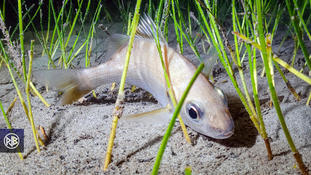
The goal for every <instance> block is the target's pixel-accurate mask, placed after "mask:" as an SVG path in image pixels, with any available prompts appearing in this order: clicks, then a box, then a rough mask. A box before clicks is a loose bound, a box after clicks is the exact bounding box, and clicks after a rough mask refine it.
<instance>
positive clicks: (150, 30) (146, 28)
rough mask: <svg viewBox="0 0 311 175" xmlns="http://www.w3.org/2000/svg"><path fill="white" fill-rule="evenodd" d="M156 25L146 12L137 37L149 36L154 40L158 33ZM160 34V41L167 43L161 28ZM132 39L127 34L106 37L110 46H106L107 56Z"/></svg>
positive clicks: (138, 27)
mask: <svg viewBox="0 0 311 175" xmlns="http://www.w3.org/2000/svg"><path fill="white" fill-rule="evenodd" d="M156 28H157V27H156V25H155V23H154V22H153V20H152V19H151V17H149V16H148V15H146V14H144V16H143V17H142V18H141V19H140V22H139V25H138V26H137V30H136V36H135V37H136V38H138V39H139V38H147V39H152V40H154V35H153V34H155V36H157V35H156ZM158 36H159V40H160V42H163V43H166V40H165V39H164V37H163V35H162V32H161V30H160V29H159V31H158ZM129 39H130V37H129V36H127V35H122V34H113V35H111V36H109V37H108V38H107V39H106V43H107V44H108V47H107V48H106V50H107V51H106V52H107V54H106V58H110V57H111V56H112V55H113V54H114V53H115V52H116V51H117V50H118V49H120V48H121V47H122V46H125V45H126V44H127V43H128V40H129Z"/></svg>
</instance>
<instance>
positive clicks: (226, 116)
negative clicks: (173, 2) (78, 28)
mask: <svg viewBox="0 0 311 175" xmlns="http://www.w3.org/2000/svg"><path fill="white" fill-rule="evenodd" d="M153 29H155V24H154V23H153V21H152V20H151V18H150V17H148V16H146V17H144V18H142V19H141V21H140V24H139V26H138V31H137V33H138V34H137V37H136V38H135V40H134V43H133V48H132V53H131V58H130V63H129V67H128V72H127V78H126V81H127V83H129V84H132V85H135V86H138V87H141V88H143V89H145V90H146V91H148V92H150V93H151V94H152V95H153V96H154V97H155V98H156V99H157V101H158V102H159V103H160V104H161V105H162V106H163V107H166V106H168V105H169V104H170V99H169V97H168V96H167V88H166V82H165V79H164V71H163V69H162V65H161V62H160V58H159V57H160V56H159V53H158V50H157V47H156V43H155V41H154V39H153V35H152V34H153V32H154V30H153ZM159 37H160V40H161V49H162V53H163V54H164V58H166V67H167V69H168V74H169V76H170V79H171V84H172V87H173V91H174V93H175V96H176V99H177V101H179V100H180V98H181V96H182V93H183V92H184V90H185V89H186V87H187V85H188V83H189V81H190V79H191V78H192V76H193V74H194V72H195V70H196V67H195V66H194V65H193V64H192V63H191V62H190V61H188V59H186V58H185V57H184V56H183V55H181V54H179V53H177V52H176V51H175V50H174V49H172V48H170V47H168V45H167V43H166V42H165V40H164V38H163V37H162V35H161V33H160V32H159ZM128 39H129V37H128V36H125V35H120V34H115V35H112V36H111V37H110V43H109V44H110V46H109V48H110V52H112V53H113V54H111V57H110V60H109V61H107V62H105V63H103V64H101V65H98V66H97V67H92V68H87V69H80V70H39V71H35V72H34V77H35V79H37V80H39V81H40V82H42V83H48V84H49V86H52V87H56V88H58V89H62V90H64V97H63V100H62V103H63V104H70V103H72V102H74V101H75V100H77V99H79V98H80V97H82V96H83V95H85V94H86V93H88V92H90V91H91V90H93V89H95V88H97V87H98V86H100V85H103V84H107V83H112V82H118V81H120V79H121V75H122V71H123V65H124V61H125V56H126V52H127V47H128V46H127V43H128ZM113 48H114V49H113ZM171 114H172V113H170V115H168V116H172V115H171ZM180 115H181V117H182V119H183V121H184V123H185V124H186V125H187V126H189V127H191V128H192V129H193V130H195V131H197V132H199V133H201V134H203V135H206V136H209V137H213V138H216V139H225V138H228V137H230V136H231V135H232V134H233V131H234V123H233V120H232V117H231V115H230V112H229V110H228V106H227V105H226V100H225V96H224V94H223V93H222V91H221V90H219V89H217V88H215V87H214V86H213V85H212V84H211V83H210V82H209V81H208V79H207V78H206V77H205V76H204V75H203V74H200V75H199V76H198V78H197V79H196V81H195V82H194V84H193V86H192V88H191V90H190V92H189V94H188V96H187V98H186V100H185V103H184V105H183V107H182V110H181V112H180Z"/></svg>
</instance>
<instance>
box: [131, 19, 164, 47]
mask: <svg viewBox="0 0 311 175" xmlns="http://www.w3.org/2000/svg"><path fill="white" fill-rule="evenodd" d="M156 29H157V26H156V25H155V23H154V22H153V20H152V19H151V17H150V16H148V15H146V14H144V16H143V17H142V18H141V19H140V22H139V25H138V26H137V30H136V36H137V37H138V38H139V37H141V38H149V39H152V40H153V39H154V36H155V37H157V36H158V37H159V40H160V41H161V42H163V43H166V40H165V39H164V37H163V35H162V32H161V29H158V35H157V32H156V31H157V30H156Z"/></svg>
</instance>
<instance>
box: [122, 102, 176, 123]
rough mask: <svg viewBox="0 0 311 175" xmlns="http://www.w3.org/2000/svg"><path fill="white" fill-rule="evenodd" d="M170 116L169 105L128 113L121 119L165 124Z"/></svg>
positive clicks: (170, 109)
mask: <svg viewBox="0 0 311 175" xmlns="http://www.w3.org/2000/svg"><path fill="white" fill-rule="evenodd" d="M171 117H172V108H171V106H170V105H167V106H166V107H163V108H159V109H155V110H152V111H148V112H143V113H138V114H130V115H126V116H123V117H122V118H121V119H123V120H126V121H129V122H143V123H149V124H155V123H160V124H167V123H169V121H170V119H171Z"/></svg>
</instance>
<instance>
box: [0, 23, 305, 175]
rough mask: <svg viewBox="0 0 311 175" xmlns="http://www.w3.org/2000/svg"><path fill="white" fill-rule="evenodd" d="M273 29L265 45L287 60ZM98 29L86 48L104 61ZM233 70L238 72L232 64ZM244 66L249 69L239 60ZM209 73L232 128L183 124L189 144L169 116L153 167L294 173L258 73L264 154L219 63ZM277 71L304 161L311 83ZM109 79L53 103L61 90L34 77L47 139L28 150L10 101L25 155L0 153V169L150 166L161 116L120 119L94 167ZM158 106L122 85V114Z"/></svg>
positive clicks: (8, 93) (109, 105)
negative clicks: (215, 131)
mask: <svg viewBox="0 0 311 175" xmlns="http://www.w3.org/2000/svg"><path fill="white" fill-rule="evenodd" d="M110 30H111V31H116V32H120V25H117V24H115V25H113V26H112V27H111V29H110ZM280 33H281V34H282V32H280ZM281 34H280V36H279V37H278V38H276V39H275V41H274V43H273V48H275V52H276V53H278V55H279V56H280V57H281V58H282V59H284V60H290V59H291V56H292V52H293V49H294V43H293V41H292V40H290V39H288V40H286V42H285V43H284V45H283V46H282V48H281V49H280V50H277V48H278V45H279V44H280V42H281V39H282V35H281ZM105 37H106V35H105V34H104V33H103V32H102V33H101V32H99V34H97V39H96V41H95V42H94V43H95V44H94V51H93V56H92V65H93V66H94V65H97V64H100V63H102V62H103V61H105V59H102V58H104V57H105V45H107V43H104V38H105ZM30 38H31V37H30ZM175 42H176V41H174V37H172V38H171V40H169V45H170V46H172V47H175V46H176V43H175ZM36 49H37V52H36V53H37V57H38V58H37V59H36V60H35V63H34V69H42V68H43V67H44V66H46V59H45V58H44V57H39V55H40V54H39V53H40V47H39V46H38V47H37V48H36ZM184 55H185V56H186V57H188V58H189V59H191V60H193V61H194V62H196V61H195V59H196V58H195V56H194V54H193V53H192V51H191V49H190V48H188V47H186V48H185V54H184ZM258 58H260V57H258ZM83 59H84V54H81V56H80V57H78V58H77V59H76V61H75V63H74V65H76V66H77V67H83V65H84V60H83ZM296 60H297V61H296V65H295V66H296V68H297V67H301V65H302V64H304V61H303V60H304V59H303V55H302V54H301V53H300V52H298V55H297V58H296ZM245 62H247V61H245ZM246 64H247V63H246ZM259 70H261V67H260V66H259ZM0 71H1V72H0V78H1V79H0V80H1V82H0V98H1V101H2V103H3V105H4V107H5V109H7V108H8V106H9V105H10V103H11V102H12V100H13V99H14V97H15V96H16V91H15V88H14V86H13V84H12V82H11V81H10V78H9V75H8V73H7V71H6V70H5V69H2V70H0ZM234 71H235V73H236V76H237V78H238V79H239V76H238V73H237V69H234ZM244 71H245V72H249V71H248V68H246V67H245V69H244ZM213 73H214V77H215V82H216V83H215V85H216V86H217V87H219V88H221V89H222V90H223V91H224V93H225V94H227V96H228V102H229V108H230V112H231V114H232V117H233V119H234V122H235V133H234V135H233V136H232V137H230V138H229V139H225V140H216V139H212V138H209V137H206V136H203V135H201V134H198V133H197V132H195V131H193V130H192V129H191V128H189V127H188V131H189V134H190V136H191V138H192V142H193V145H190V144H188V143H187V142H186V141H185V139H184V137H183V134H182V131H181V129H180V126H179V124H178V123H176V124H175V127H174V130H173V133H172V136H171V138H170V140H169V142H168V145H167V148H166V150H165V154H164V156H163V160H162V163H161V166H160V174H183V172H184V169H185V168H186V167H187V166H191V167H192V171H193V174H299V172H300V171H299V169H298V168H297V165H296V161H295V159H294V157H293V155H292V152H291V151H290V148H289V146H288V144H287V141H286V138H285V136H284V133H283V130H282V128H281V125H280V123H279V121H278V117H277V115H276V112H275V110H274V109H271V108H269V105H268V104H269V94H268V85H267V82H266V79H265V77H264V78H261V77H260V76H258V78H259V79H258V89H259V94H260V95H259V98H260V102H261V108H262V113H263V117H264V122H265V124H266V129H267V133H268V136H269V137H270V142H271V147H272V152H273V155H274V158H273V160H271V161H268V159H267V153H266V149H265V145H264V142H263V140H262V139H261V137H260V135H259V134H258V132H257V131H256V129H255V128H254V126H253V124H252V122H251V120H250V119H249V116H248V114H247V112H246V111H245V109H244V108H243V105H242V104H241V102H240V100H239V97H238V95H237V93H236V92H235V89H234V87H233V85H232V84H231V82H230V80H229V78H228V76H227V75H226V73H225V70H224V69H223V68H222V66H221V65H219V64H218V65H216V66H215V68H214V72H213ZM285 75H286V77H287V78H288V80H289V81H290V83H291V84H292V86H293V87H294V88H295V89H296V91H297V92H298V93H299V95H300V96H301V97H302V100H301V101H299V102H297V101H296V100H295V99H294V97H293V95H292V94H291V93H290V92H289V90H288V89H287V87H286V85H285V83H284V82H283V80H282V79H281V77H280V75H279V74H278V73H276V75H275V84H276V90H277V92H278V96H279V99H280V104H281V108H282V110H283V114H284V116H285V119H286V121H287V125H288V128H289V130H290V132H291V135H292V138H293V140H294V142H295V144H296V147H297V148H298V150H299V152H300V153H301V155H302V157H303V160H304V162H305V165H306V166H307V167H308V168H309V169H311V108H310V106H305V103H306V100H307V96H308V94H309V92H310V90H311V86H310V85H308V84H307V83H305V82H303V81H302V80H300V79H299V78H297V77H296V76H294V75H293V74H291V73H285ZM246 82H248V84H247V85H248V89H249V90H250V89H251V85H250V82H251V80H250V78H249V75H248V74H246ZM109 87H110V85H103V86H101V87H99V88H97V89H96V90H95V92H96V94H97V98H94V97H92V96H91V95H87V96H85V98H84V99H83V100H80V101H79V102H76V103H74V104H72V105H66V106H61V105H59V101H60V98H61V96H59V95H58V93H57V92H56V91H53V90H50V91H48V92H46V91H45V88H44V87H43V86H42V85H40V84H37V88H38V89H39V90H40V92H42V94H43V96H44V97H45V99H46V100H47V101H48V102H49V103H50V104H51V106H50V107H45V106H44V105H43V104H42V102H41V101H40V100H39V99H38V97H33V98H32V107H33V114H34V119H35V123H36V125H41V126H43V127H44V128H45V130H46V132H47V135H48V136H49V138H50V140H49V142H48V143H47V146H46V147H44V148H42V150H41V152H40V153H38V152H37V151H36V149H35V145H34V141H33V135H32V131H31V126H30V124H29V122H28V121H27V119H26V116H25V113H24V111H23V109H22V107H21V105H20V103H19V101H18V103H16V105H15V107H14V108H13V110H12V112H11V115H10V122H11V123H12V126H13V127H14V128H23V129H24V130H25V138H24V139H25V150H24V153H23V155H24V156H25V160H23V161H21V160H20V159H19V157H18V155H17V154H12V153H0V174H150V172H151V170H152V167H153V164H154V161H155V157H156V154H157V151H158V148H159V146H160V144H161V139H162V136H163V134H164V132H165V129H166V125H165V124H154V125H152V124H146V123H139V122H138V123H132V122H130V123H129V122H127V121H126V120H123V121H122V120H121V121H120V122H119V125H118V129H117V135H116V139H115V145H114V149H113V157H112V163H111V164H110V166H109V169H108V171H107V172H103V171H102V170H101V167H102V165H103V163H104V157H105V154H106V147H107V143H108V138H109V134H110V126H111V123H112V116H111V114H112V110H113V108H114V102H115V100H116V94H117V90H114V91H110V90H109ZM159 107H160V105H159V104H158V103H157V102H156V100H154V99H153V98H152V97H151V96H150V95H149V93H148V92H146V91H144V90H142V89H137V90H135V91H134V92H131V90H130V86H129V85H128V86H127V88H126V102H125V111H124V114H125V115H126V114H133V113H139V112H145V111H150V110H153V109H156V108H159ZM0 128H6V124H5V121H4V120H3V119H0ZM309 172H310V171H309Z"/></svg>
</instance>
